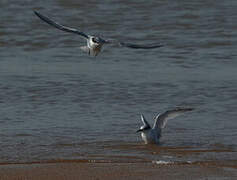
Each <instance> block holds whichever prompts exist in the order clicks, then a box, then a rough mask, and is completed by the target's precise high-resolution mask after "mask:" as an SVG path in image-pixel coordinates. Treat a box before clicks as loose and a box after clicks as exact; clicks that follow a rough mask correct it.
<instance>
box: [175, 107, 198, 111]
mask: <svg viewBox="0 0 237 180" xmlns="http://www.w3.org/2000/svg"><path fill="white" fill-rule="evenodd" d="M176 110H177V111H193V110H194V108H192V107H187V108H185V107H177V108H176Z"/></svg>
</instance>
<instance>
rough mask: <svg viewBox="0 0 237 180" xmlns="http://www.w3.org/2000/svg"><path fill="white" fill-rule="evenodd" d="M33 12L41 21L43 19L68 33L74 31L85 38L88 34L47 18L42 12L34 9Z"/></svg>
mask: <svg viewBox="0 0 237 180" xmlns="http://www.w3.org/2000/svg"><path fill="white" fill-rule="evenodd" d="M34 13H35V14H36V15H37V16H38V17H39V18H40V19H42V20H43V21H45V22H46V23H48V24H50V25H51V26H53V27H55V28H57V29H60V30H62V31H66V32H70V33H75V34H78V35H81V36H83V37H85V38H87V39H88V38H89V37H88V35H86V34H85V33H83V32H81V31H78V30H77V29H74V28H70V27H66V26H63V25H61V24H59V23H57V22H55V21H53V20H52V19H50V18H48V17H47V16H44V15H42V14H40V13H39V12H37V11H34Z"/></svg>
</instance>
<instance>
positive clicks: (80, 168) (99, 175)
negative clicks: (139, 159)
mask: <svg viewBox="0 0 237 180" xmlns="http://www.w3.org/2000/svg"><path fill="white" fill-rule="evenodd" d="M235 163H236V162H232V163H231V164H229V165H227V164H225V163H223V164H222V163H218V162H211V163H209V162H208V163H207V162H206V163H196V164H169V165H164V164H163V165H158V164H154V163H88V162H73V161H68V162H63V161H62V162H57V163H53V162H51V163H29V164H5V165H0V180H28V179H29V180H42V179H44V180H54V179H55V180H74V179H75V180H76V179H83V180H89V179H95V180H100V179H103V180H111V179H113V180H121V179H125V180H130V179H132V180H134V179H151V180H153V179H154V180H157V179H163V180H170V179H215V180H216V179H228V180H229V179H233V180H234V179H237V167H236V165H235Z"/></svg>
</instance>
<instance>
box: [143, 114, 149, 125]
mask: <svg viewBox="0 0 237 180" xmlns="http://www.w3.org/2000/svg"><path fill="white" fill-rule="evenodd" d="M141 120H142V122H143V124H144V125H145V126H148V127H150V124H149V123H148V122H147V121H146V119H145V117H144V116H143V114H141Z"/></svg>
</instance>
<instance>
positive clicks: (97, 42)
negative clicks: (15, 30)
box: [34, 11, 163, 56]
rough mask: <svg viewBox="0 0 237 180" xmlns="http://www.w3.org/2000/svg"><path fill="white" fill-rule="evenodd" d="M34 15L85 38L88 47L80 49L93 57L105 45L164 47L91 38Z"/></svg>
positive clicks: (41, 16)
mask: <svg viewBox="0 0 237 180" xmlns="http://www.w3.org/2000/svg"><path fill="white" fill-rule="evenodd" d="M34 13H35V14H36V15H37V16H38V17H39V18H40V19H41V20H43V21H45V22H46V23H48V24H50V25H51V26H53V27H55V28H57V29H60V30H62V31H66V32H69V33H74V34H77V35H80V36H82V37H84V38H85V39H86V41H87V46H81V47H80V49H81V50H82V51H84V52H86V53H88V54H89V55H91V56H97V55H98V54H99V52H100V51H101V49H102V46H103V45H104V44H115V45H118V46H119V47H127V48H133V49H154V48H159V47H162V46H163V45H162V44H150V45H138V44H132V43H126V42H120V41H117V40H114V39H107V40H106V39H103V38H101V37H97V36H91V35H87V34H86V33H84V32H81V31H79V30H77V29H74V28H71V27H66V26H63V25H61V24H59V23H58V22H56V21H53V20H52V19H50V18H49V17H47V16H44V15H42V14H41V13H39V12H37V11H34Z"/></svg>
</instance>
